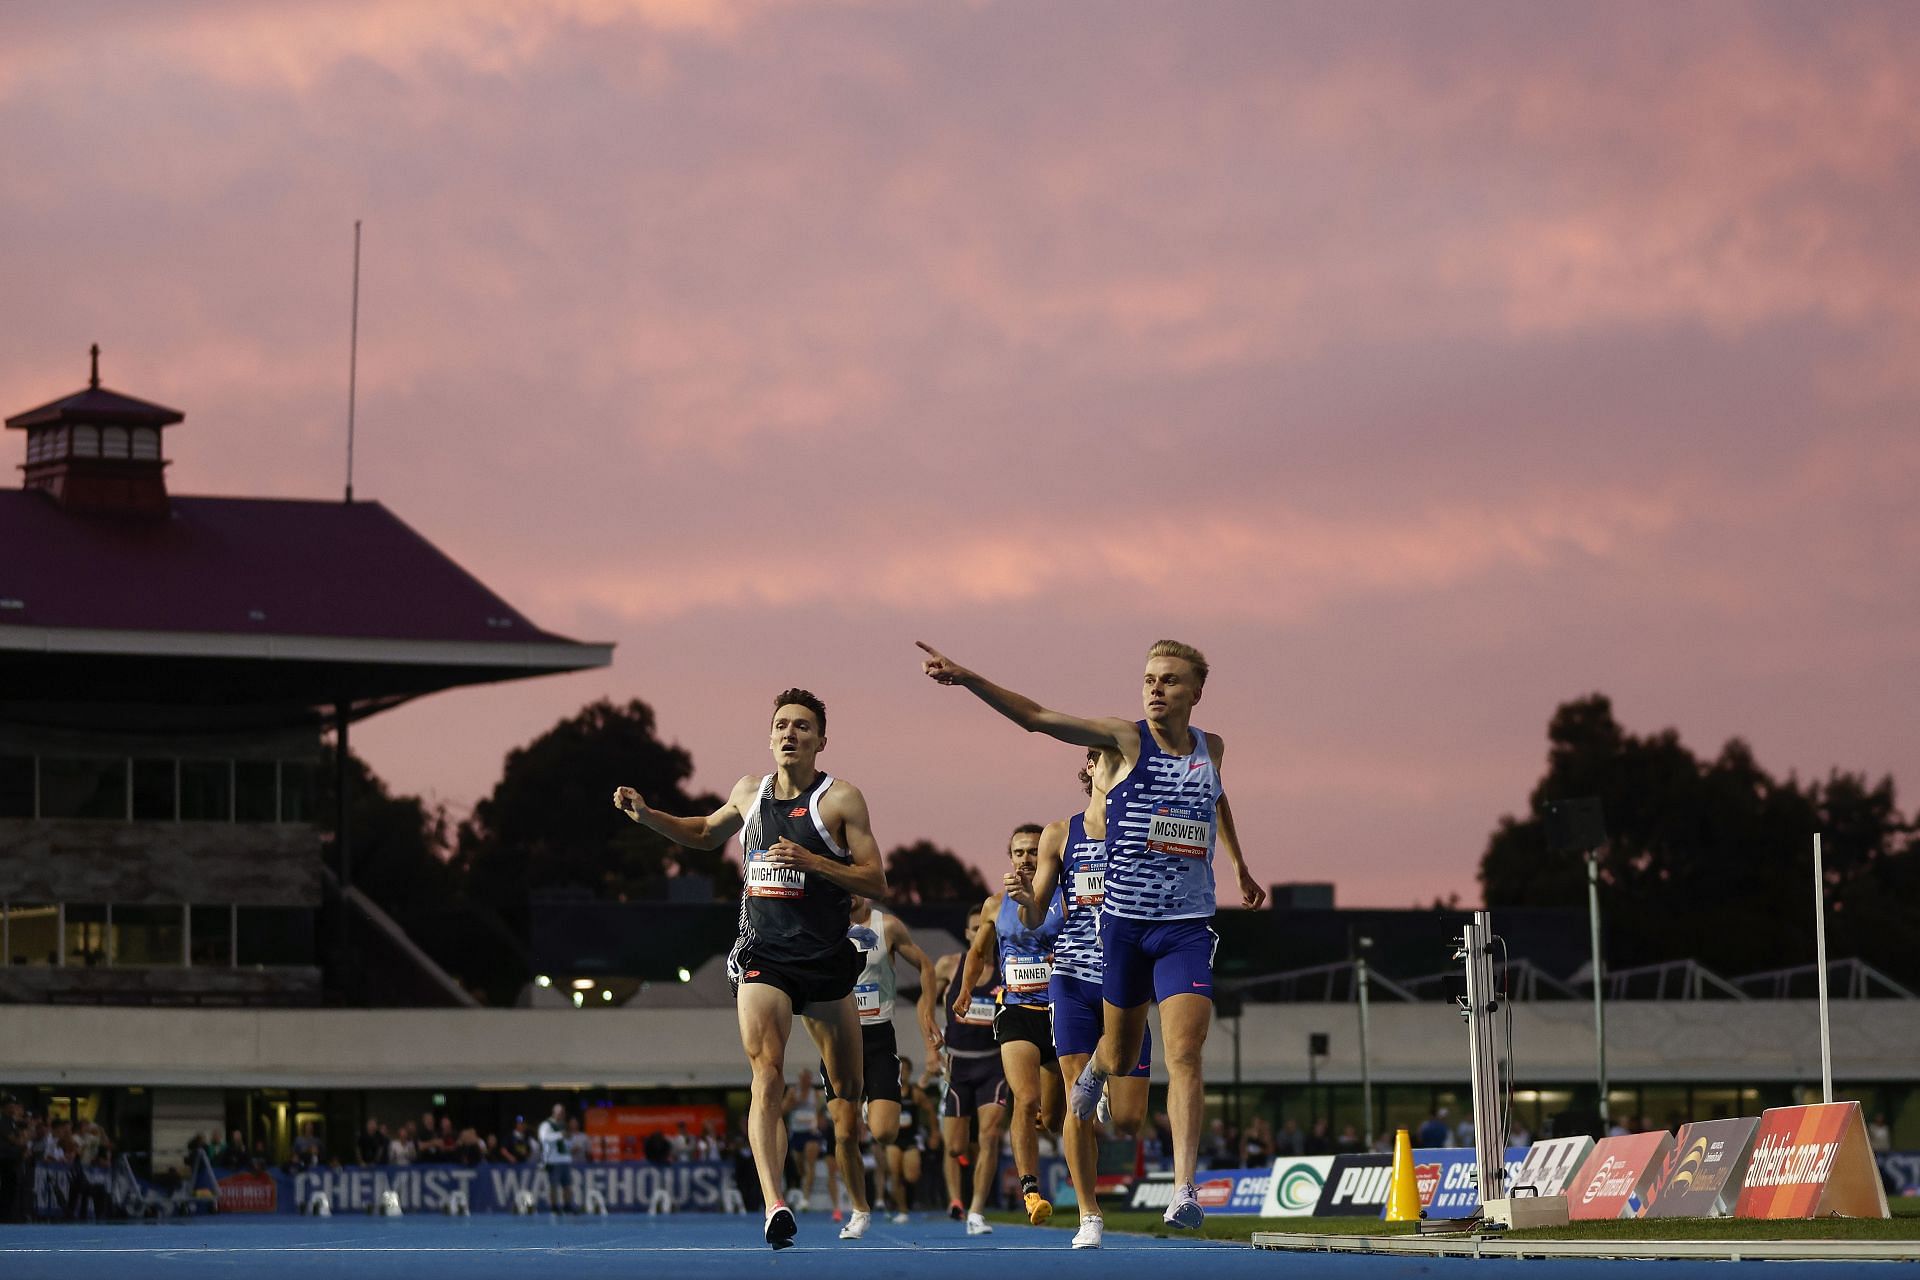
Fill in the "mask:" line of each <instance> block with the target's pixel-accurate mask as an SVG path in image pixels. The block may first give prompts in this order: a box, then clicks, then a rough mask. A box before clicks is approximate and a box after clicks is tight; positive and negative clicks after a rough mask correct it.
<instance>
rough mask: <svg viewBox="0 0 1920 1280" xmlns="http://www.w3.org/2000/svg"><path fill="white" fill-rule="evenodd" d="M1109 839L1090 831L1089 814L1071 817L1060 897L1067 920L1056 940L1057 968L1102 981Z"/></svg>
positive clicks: (1087, 978) (1067, 973) (1064, 971)
mask: <svg viewBox="0 0 1920 1280" xmlns="http://www.w3.org/2000/svg"><path fill="white" fill-rule="evenodd" d="M1106 873H1107V842H1106V841H1105V840H1095V839H1093V838H1092V837H1090V836H1089V835H1087V815H1086V814H1084V813H1076V814H1074V815H1073V817H1071V818H1069V819H1067V847H1066V848H1065V849H1063V850H1061V852H1060V899H1061V901H1062V902H1063V905H1064V912H1063V914H1064V916H1065V921H1064V922H1063V923H1062V924H1061V926H1060V936H1059V937H1057V938H1055V939H1054V940H1053V967H1054V970H1055V971H1056V972H1059V973H1064V974H1066V975H1067V976H1068V977H1070V978H1079V979H1081V980H1082V981H1085V982H1099V981H1100V978H1101V974H1102V972H1103V970H1104V966H1103V965H1102V963H1101V960H1100V901H1101V899H1102V898H1104V897H1105V896H1106Z"/></svg>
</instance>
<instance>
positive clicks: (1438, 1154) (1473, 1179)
mask: <svg viewBox="0 0 1920 1280" xmlns="http://www.w3.org/2000/svg"><path fill="white" fill-rule="evenodd" d="M1526 1157H1527V1149H1526V1148H1525V1147H1508V1148H1507V1153H1506V1162H1507V1181H1508V1182H1509V1183H1511V1182H1512V1181H1513V1176H1514V1173H1515V1172H1516V1171H1517V1170H1518V1169H1519V1168H1520V1162H1521V1161H1522V1160H1525V1159H1526ZM1413 1185H1414V1187H1415V1188H1417V1189H1418V1190H1419V1192H1420V1208H1421V1209H1422V1210H1423V1211H1424V1212H1425V1213H1426V1214H1427V1215H1428V1216H1429V1217H1434V1218H1467V1217H1472V1216H1473V1215H1474V1214H1476V1213H1478V1212H1479V1211H1480V1170H1479V1157H1478V1155H1477V1153H1476V1152H1475V1151H1474V1149H1473V1148H1472V1147H1421V1148H1419V1149H1418V1150H1416V1151H1415V1152H1414V1153H1413Z"/></svg>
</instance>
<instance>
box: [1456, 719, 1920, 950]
mask: <svg viewBox="0 0 1920 1280" xmlns="http://www.w3.org/2000/svg"><path fill="white" fill-rule="evenodd" d="M1547 738H1548V744H1549V746H1548V752H1547V772H1546V776H1545V777H1543V778H1542V779H1541V780H1540V782H1539V784H1538V785H1537V786H1535V787H1534V789H1533V793H1532V795H1531V796H1530V797H1529V806H1528V813H1527V815H1526V816H1525V817H1514V816H1511V815H1507V816H1503V817H1502V818H1501V819H1500V821H1499V824H1498V826H1497V828H1496V829H1495V831H1494V832H1493V834H1492V836H1491V837H1490V839H1489V840H1488V842H1487V849H1486V852H1485V854H1484V855H1483V856H1482V858H1481V862H1480V882H1481V887H1482V889H1483V891H1484V894H1485V899H1486V902H1487V904H1488V906H1489V907H1491V908H1498V907H1500V906H1571V905H1576V904H1581V903H1584V900H1585V895H1586V871H1585V867H1584V864H1583V861H1582V857H1581V855H1580V854H1579V853H1567V852H1560V853H1556V852H1554V851H1552V850H1550V849H1549V848H1548V847H1547V842H1546V831H1545V824H1544V821H1543V815H1544V814H1545V812H1546V806H1547V804H1548V802H1549V801H1551V800H1555V799H1568V798H1573V797H1576V796H1586V795H1591V796H1597V797H1599V799H1600V801H1601V805H1602V807H1603V809H1604V811H1605V814H1606V822H1607V834H1608V842H1607V845H1606V847H1605V848H1604V849H1603V850H1602V851H1601V853H1600V896H1601V905H1602V910H1603V912H1604V913H1605V916H1606V920H1607V947H1608V963H1609V964H1610V965H1613V966H1629V965H1636V964H1649V963H1654V962H1658V961H1663V960H1676V959H1684V958H1687V957H1692V958H1695V959H1698V960H1699V961H1700V962H1701V963H1703V964H1705V965H1707V966H1708V967H1709V968H1712V969H1717V970H1720V971H1722V972H1726V973H1731V974H1740V973H1747V972H1753V971H1757V970H1763V969H1771V968H1786V967H1790V966H1793V965H1797V964H1805V963H1809V962H1811V961H1812V959H1813V911H1812V903H1811V901H1810V897H1811V895H1810V892H1809V891H1810V889H1811V887H1812V886H1811V882H1812V878H1813V853H1812V837H1813V833H1814V832H1816V831H1822V832H1825V833H1826V834H1825V837H1824V852H1825V863H1826V871H1827V879H1828V884H1829V886H1830V893H1831V897H1830V902H1831V910H1832V912H1833V915H1832V916H1831V918H1830V920H1829V927H1828V943H1829V951H1830V954H1832V955H1833V956H1835V957H1836V958H1844V957H1845V956H1848V955H1856V956H1859V957H1861V958H1862V959H1865V960H1867V961H1868V962H1869V963H1872V964H1875V965H1877V966H1879V967H1881V968H1883V969H1886V970H1888V971H1889V972H1890V973H1894V974H1896V976H1898V975H1899V974H1901V973H1906V974H1911V973H1912V972H1913V970H1914V969H1915V967H1916V966H1915V963H1914V960H1913V958H1912V951H1911V948H1910V947H1909V946H1907V945H1906V944H1905V943H1904V942H1903V941H1902V939H1903V938H1905V937H1907V936H1910V935H1911V931H1912V930H1914V929H1915V928H1916V927H1920V894H1916V893H1915V892H1914V888H1915V887H1916V879H1917V878H1920V842H1916V841H1915V840H1914V839H1913V838H1912V835H1913V828H1912V827H1911V826H1909V825H1908V824H1907V822H1906V821H1905V820H1904V819H1903V818H1902V817H1901V815H1900V811H1899V809H1898V807H1897V805H1896V804H1895V800H1894V787H1893V781H1892V779H1890V778H1883V779H1881V780H1880V781H1879V782H1878V783H1873V784H1869V783H1868V781H1867V780H1866V779H1865V778H1864V777H1863V776H1860V775H1856V774H1847V773H1841V772H1838V771H1836V772H1834V773H1833V774H1832V775H1831V776H1830V777H1829V778H1828V780H1827V781H1826V782H1825V783H1813V784H1808V785H1805V786H1803V785H1801V784H1800V783H1799V782H1798V781H1797V780H1796V779H1795V778H1793V777H1792V776H1791V775H1789V777H1788V778H1787V779H1786V780H1785V781H1784V782H1783V781H1779V780H1776V779H1775V778H1773V777H1772V776H1771V775H1769V774H1768V773H1767V772H1766V770H1764V769H1763V768H1761V767H1760V764H1759V762H1758V761H1757V760H1755V758H1754V755H1753V752H1752V750H1751V748H1749V747H1748V746H1747V744H1746V743H1744V742H1742V741H1740V740H1739V739H1734V740H1732V741H1730V742H1728V743H1727V744H1726V745H1725V746H1724V747H1722V748H1721V750H1720V754H1719V755H1718V756H1716V757H1714V758H1713V759H1712V760H1707V761H1703V760H1700V759H1698V758H1696V757H1695V756H1694V754H1693V753H1692V752H1691V751H1689V750H1688V749H1687V748H1686V747H1685V746H1684V745H1683V744H1682V743H1681V741H1680V738H1679V734H1678V733H1677V732H1676V731H1674V730H1672V729H1667V730H1663V731H1662V732H1660V733H1657V734H1654V735H1651V736H1649V737H1644V738H1642V737H1635V736H1634V735H1632V734H1629V733H1627V732H1626V731H1625V730H1624V729H1622V728H1621V726H1620V724H1619V722H1618V721H1617V720H1616V719H1615V718H1614V714H1613V704H1612V703H1611V702H1610V701H1609V700H1608V699H1607V698H1606V696H1605V695H1603V694H1592V695H1590V696H1588V697H1585V698H1581V699H1577V700H1575V701H1573V702H1569V703H1565V704H1564V705H1562V706H1561V707H1559V708H1558V709H1557V710H1556V711H1555V713H1554V716H1553V719H1552V721H1551V722H1550V723H1549V725H1548V727H1547Z"/></svg>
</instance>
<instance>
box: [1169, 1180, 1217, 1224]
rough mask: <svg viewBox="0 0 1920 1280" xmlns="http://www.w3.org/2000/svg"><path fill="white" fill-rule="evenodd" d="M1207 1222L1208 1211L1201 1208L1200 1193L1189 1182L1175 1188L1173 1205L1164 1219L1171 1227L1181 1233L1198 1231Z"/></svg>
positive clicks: (1170, 1205)
mask: <svg viewBox="0 0 1920 1280" xmlns="http://www.w3.org/2000/svg"><path fill="white" fill-rule="evenodd" d="M1206 1220H1207V1211H1206V1210H1205V1209H1202V1208H1201V1207H1200V1193H1199V1192H1198V1191H1197V1190H1195V1189H1194V1185H1193V1184H1192V1183H1191V1182H1189V1183H1187V1184H1186V1185H1185V1186H1180V1187H1175V1188H1174V1190H1173V1203H1172V1204H1169V1205H1168V1206H1167V1212H1166V1215H1165V1218H1164V1221H1165V1222H1166V1224H1167V1225H1168V1226H1170V1227H1176V1228H1178V1229H1179V1230H1181V1231H1198V1230H1199V1229H1200V1224H1201V1223H1203V1222H1205V1221H1206Z"/></svg>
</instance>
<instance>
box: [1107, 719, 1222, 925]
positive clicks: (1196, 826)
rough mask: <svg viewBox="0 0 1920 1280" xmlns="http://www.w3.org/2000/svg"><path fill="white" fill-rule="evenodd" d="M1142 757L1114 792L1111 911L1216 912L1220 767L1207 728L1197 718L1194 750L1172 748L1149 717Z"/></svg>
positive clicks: (1194, 915)
mask: <svg viewBox="0 0 1920 1280" xmlns="http://www.w3.org/2000/svg"><path fill="white" fill-rule="evenodd" d="M1137 727H1138V729H1139V730H1140V758H1139V759H1138V760H1136V761H1134V764H1133V771H1132V772H1130V773H1129V774H1127V776H1126V777H1124V778H1122V779H1121V780H1120V781H1119V782H1118V783H1116V784H1115V785H1114V787H1113V789H1112V790H1111V791H1109V792H1107V880H1106V901H1105V903H1104V904H1103V906H1102V908H1101V909H1102V910H1103V911H1105V912H1106V913H1107V914H1108V915H1115V916H1123V917H1125V918H1126V919H1129V920H1195V919H1204V918H1206V917H1209V916H1211V915H1213V910H1214V906H1213V841H1214V830H1215V828H1214V810H1215V808H1216V807H1217V806H1218V804H1219V801H1220V795H1221V788H1220V773H1219V770H1217V769H1216V768H1214V764H1213V756H1212V753H1211V752H1209V751H1208V749H1207V735H1206V734H1204V733H1202V732H1201V731H1200V730H1199V729H1197V728H1194V727H1193V726H1191V725H1190V726H1188V732H1189V733H1191V734H1192V735H1193V752H1192V754H1190V755H1184V756H1174V755H1168V754H1167V753H1166V752H1165V751H1162V750H1161V749H1160V744H1159V743H1158V742H1155V741H1154V738H1153V733H1152V731H1151V730H1150V729H1149V728H1148V727H1147V722H1146V721H1145V720H1142V721H1140V722H1139V724H1138V725H1137Z"/></svg>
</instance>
